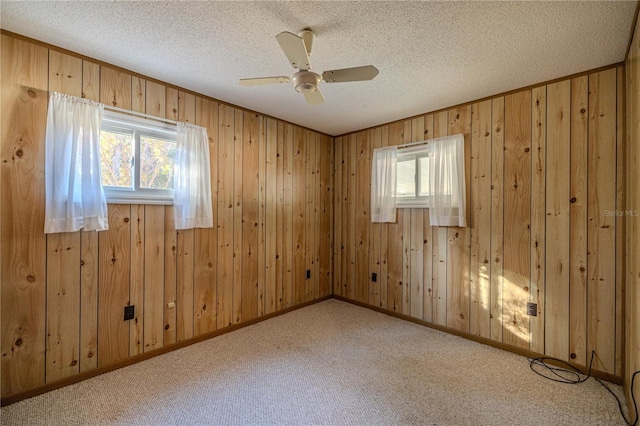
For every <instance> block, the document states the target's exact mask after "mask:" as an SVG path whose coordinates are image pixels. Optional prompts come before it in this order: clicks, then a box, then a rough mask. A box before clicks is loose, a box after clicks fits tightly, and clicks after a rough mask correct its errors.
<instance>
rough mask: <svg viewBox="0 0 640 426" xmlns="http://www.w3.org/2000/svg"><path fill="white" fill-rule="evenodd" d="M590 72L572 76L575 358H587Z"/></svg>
mask: <svg viewBox="0 0 640 426" xmlns="http://www.w3.org/2000/svg"><path fill="white" fill-rule="evenodd" d="M588 91H589V76H586V75H585V76H582V77H577V78H574V79H572V80H571V148H570V149H571V194H570V200H569V202H570V206H569V210H570V213H569V215H570V217H569V222H570V229H569V232H570V241H569V256H570V258H569V312H570V316H569V352H570V357H571V360H572V362H574V363H576V364H579V365H583V366H586V365H587V362H588V361H587V358H589V359H591V355H590V354H589V355H587V143H588V122H589V99H588V97H589V94H588Z"/></svg>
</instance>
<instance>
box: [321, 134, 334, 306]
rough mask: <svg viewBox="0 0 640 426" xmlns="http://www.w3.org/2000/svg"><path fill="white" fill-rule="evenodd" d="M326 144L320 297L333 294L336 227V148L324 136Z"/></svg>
mask: <svg viewBox="0 0 640 426" xmlns="http://www.w3.org/2000/svg"><path fill="white" fill-rule="evenodd" d="M322 139H323V144H324V154H322V156H321V164H320V173H321V174H320V188H321V190H322V195H321V197H320V201H319V203H320V206H321V208H322V217H321V221H322V223H321V229H322V230H323V233H322V235H321V241H320V275H321V276H324V277H325V278H324V279H325V281H324V285H323V290H322V291H321V294H320V296H321V297H322V296H329V295H332V294H333V277H334V269H333V259H334V245H335V244H336V242H335V240H334V239H333V227H334V225H335V215H334V211H335V210H334V201H335V198H334V197H333V191H335V174H334V171H335V167H334V160H335V155H334V153H335V147H334V144H333V138H332V137H330V136H327V135H323V136H322Z"/></svg>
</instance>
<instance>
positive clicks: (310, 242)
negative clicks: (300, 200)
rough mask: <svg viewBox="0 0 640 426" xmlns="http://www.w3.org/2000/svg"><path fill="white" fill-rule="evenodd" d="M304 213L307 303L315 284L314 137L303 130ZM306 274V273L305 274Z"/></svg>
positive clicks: (305, 290) (305, 293) (305, 296)
mask: <svg viewBox="0 0 640 426" xmlns="http://www.w3.org/2000/svg"><path fill="white" fill-rule="evenodd" d="M304 134H305V191H304V198H305V213H304V216H305V218H304V226H305V227H304V229H305V230H304V259H305V261H304V264H305V268H306V269H307V270H308V271H309V278H308V279H307V280H306V281H305V283H304V301H305V302H308V301H310V300H312V299H313V294H314V287H315V282H316V281H317V276H316V274H315V273H314V272H315V263H314V257H313V250H314V246H315V243H316V241H315V220H314V208H315V203H314V201H315V192H316V184H315V153H316V145H317V143H316V135H315V134H314V133H313V132H311V131H310V130H305V132H304ZM305 273H306V272H305Z"/></svg>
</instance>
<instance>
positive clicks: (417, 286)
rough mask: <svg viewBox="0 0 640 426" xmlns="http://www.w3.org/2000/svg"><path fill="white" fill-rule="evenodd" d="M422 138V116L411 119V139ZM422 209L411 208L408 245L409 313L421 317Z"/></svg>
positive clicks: (422, 295) (423, 259)
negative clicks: (409, 275)
mask: <svg viewBox="0 0 640 426" xmlns="http://www.w3.org/2000/svg"><path fill="white" fill-rule="evenodd" d="M421 140H424V116H420V117H417V118H414V119H412V120H411V141H412V142H419V141H421ZM424 211H425V210H424V209H411V213H410V215H411V231H410V235H408V236H407V238H408V239H409V247H410V262H411V265H410V267H411V269H410V274H411V288H410V294H411V296H410V309H409V312H408V313H409V315H411V316H412V317H415V318H420V319H422V317H423V314H424V281H425V279H424V261H425V256H424V246H425V244H424V213H423V212H424Z"/></svg>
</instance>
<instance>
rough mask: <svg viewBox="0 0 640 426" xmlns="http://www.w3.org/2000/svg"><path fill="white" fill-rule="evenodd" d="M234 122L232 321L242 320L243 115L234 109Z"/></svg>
mask: <svg viewBox="0 0 640 426" xmlns="http://www.w3.org/2000/svg"><path fill="white" fill-rule="evenodd" d="M234 119H235V124H234V136H233V141H234V143H233V145H234V149H233V150H234V158H235V160H234V169H233V216H234V221H233V301H232V310H233V316H232V318H233V323H234V324H237V323H239V322H240V321H242V276H243V273H242V272H243V271H242V217H243V216H242V211H243V207H244V206H243V205H242V201H243V200H242V192H243V191H242V171H243V167H242V152H243V146H242V131H243V127H244V115H243V113H242V111H241V110H239V109H236V113H235V117H234Z"/></svg>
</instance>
